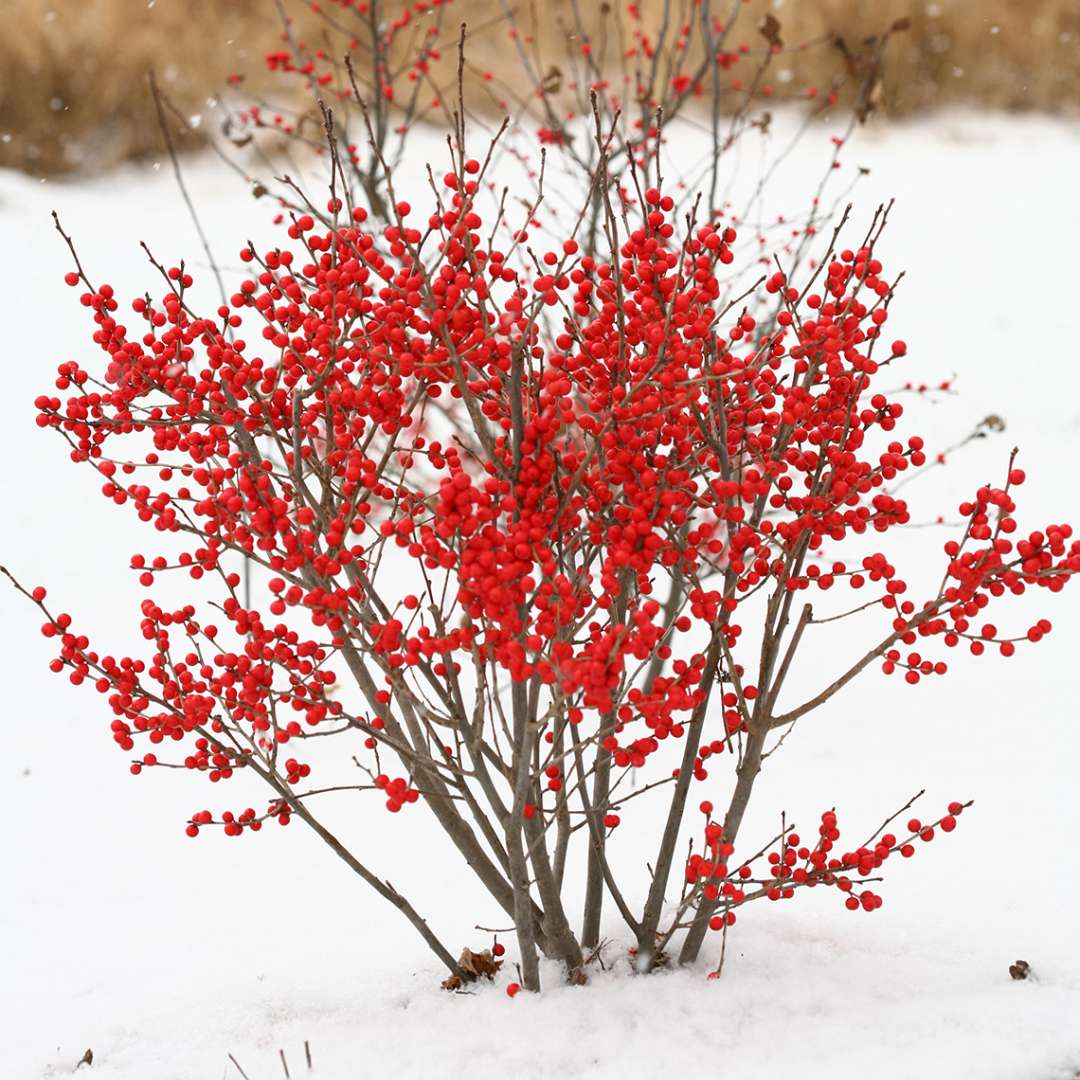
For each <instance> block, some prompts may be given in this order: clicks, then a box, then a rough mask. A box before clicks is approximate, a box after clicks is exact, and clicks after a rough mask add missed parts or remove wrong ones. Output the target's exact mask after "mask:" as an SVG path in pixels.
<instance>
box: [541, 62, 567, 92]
mask: <svg viewBox="0 0 1080 1080" xmlns="http://www.w3.org/2000/svg"><path fill="white" fill-rule="evenodd" d="M540 89H541V90H543V92H544V93H545V94H557V93H558V92H559V91H560V90H561V89H562V70H561V69H560V68H558V67H556V66H555V65H554V64H552V65H551V67H549V68H548V73H547V74H546V75H545V76H544V79H543V82H541V83H540Z"/></svg>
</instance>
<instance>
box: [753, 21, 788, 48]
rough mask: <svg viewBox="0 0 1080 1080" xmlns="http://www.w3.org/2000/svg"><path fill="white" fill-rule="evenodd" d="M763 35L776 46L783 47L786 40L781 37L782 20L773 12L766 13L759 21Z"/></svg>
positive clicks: (759, 29)
mask: <svg viewBox="0 0 1080 1080" xmlns="http://www.w3.org/2000/svg"><path fill="white" fill-rule="evenodd" d="M758 31H759V33H760V34H761V36H762V37H763V38H764V39H765V40H766V41H767V42H768V43H769V44H770V45H772V46H773V47H774V48H776V49H782V48H783V47H784V42H783V40H782V39H781V37H780V20H779V19H778V18H777V17H776V16H775V15H772V14H769V15H765V16H764V17H763V18H762V20H761V22H760V23H758Z"/></svg>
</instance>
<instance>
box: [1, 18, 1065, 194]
mask: <svg viewBox="0 0 1080 1080" xmlns="http://www.w3.org/2000/svg"><path fill="white" fill-rule="evenodd" d="M435 3H436V5H437V4H438V0H435ZM687 4H688V0H674V2H671V0H669V2H668V5H667V7H668V10H669V13H670V12H675V15H674V17H675V18H678V17H679V13H680V9H682V8H683V7H686V6H687ZM352 6H353V9H354V10H349V11H343V10H342V8H343V7H344V8H348V7H349V4H347V3H345V4H342V2H341V0H334V2H331V0H326V3H325V4H324V7H325V8H326V11H325V12H323V13H322V14H321V15H320V14H318V12H319V4H318V3H314V2H311V0H4V2H3V12H2V15H0V28H2V30H3V33H2V34H0V166H7V167H12V168H17V169H21V170H24V171H26V172H28V173H30V174H32V175H35V176H49V175H56V174H60V173H70V172H73V171H78V172H83V173H93V172H100V171H101V170H103V169H107V168H109V167H111V166H113V165H115V164H117V163H119V162H122V161H126V160H133V159H139V158H143V157H146V156H148V155H156V154H158V153H160V151H161V136H160V134H159V127H158V123H157V120H156V115H155V112H154V105H153V100H152V98H151V95H150V94H149V92H148V89H147V81H146V80H147V73H148V71H149V70H150V69H151V68H153V69H155V71H156V75H157V78H158V81H159V83H160V85H161V86H162V87H163V89H164V91H165V93H166V94H167V95H168V97H169V99H170V101H172V102H173V103H175V105H176V107H177V108H178V109H179V110H182V112H183V113H184V115H185V116H186V117H187V118H188V119H189V121H190V124H191V126H192V127H193V128H194V129H195V134H194V135H193V136H192V135H189V136H188V138H187V140H186V141H187V143H188V144H189V145H194V144H196V143H197V142H198V141H199V139H200V138H201V137H206V136H208V135H212V134H214V132H216V131H220V127H221V123H220V117H218V118H216V119H215V115H214V108H215V106H216V104H217V103H218V102H219V101H220V96H221V95H222V93H223V91H225V90H226V88H227V87H228V86H229V85H230V78H231V79H232V85H233V86H236V85H237V78H238V77H242V86H243V91H244V93H245V94H247V95H249V96H256V97H257V96H259V95H261V94H263V93H270V92H273V88H274V80H275V76H274V75H273V74H272V73H270V72H269V71H267V69H266V64H265V62H264V57H265V55H266V53H267V52H268V51H270V50H273V49H280V48H281V47H282V41H283V37H282V11H283V10H287V12H288V15H289V16H290V18H292V19H293V20H294V23H293V33H294V34H295V35H296V36H297V37H300V38H302V37H303V36H304V35H310V36H311V37H312V38H313V39H315V40H319V39H320V37H326V44H327V46H328V47H329V48H333V46H332V45H331V44H330V41H329V37H327V23H326V18H327V15H328V13H331V12H332V13H333V17H335V18H339V19H340V18H344V17H345V16H347V17H348V18H356V17H362V13H363V11H364V9H365V8H366V7H367V5H366V4H365V3H363V0H356V2H355V4H353V5H352ZM408 6H409V5H408V4H406V3H396V2H395V3H392V4H388V5H387V8H386V9H387V10H388V11H390V10H391V9H393V11H391V14H393V13H395V12H397V11H400V10H402V9H407V8H408ZM428 6H429V7H430V6H431V2H430V0H429V4H428ZM639 6H640V8H641V12H642V18H643V21H644V22H645V23H646V24H649V23H651V24H652V25H654V26H655V25H658V24H659V22H660V21H661V20H662V18H663V15H664V10H665V0H641V2H640V5H639ZM508 7H509V8H513V9H514V10H515V12H516V17H517V18H518V19H519V20H520V21H522V22H527V23H528V24H529V26H531V27H532V28H533V30H534V32H535V34H536V36H537V37H538V38H539V39H544V40H542V41H541V44H545V45H547V46H550V47H551V48H556V47H557V48H560V49H563V50H565V39H566V37H567V35H568V32H570V33H573V31H572V30H568V28H569V27H570V26H572V25H573V23H574V18H575V13H574V7H573V2H572V0H518V2H517V3H514V2H513V0H511V2H510V3H509V4H505V3H504V2H503V0H454V2H453V4H452V10H451V11H450V13H449V15H448V17H446V19H445V25H446V26H447V27H448V28H449V29H448V33H449V34H450V36H451V41H452V39H453V36H454V34H453V28H454V27H456V25H457V23H458V22H459V21H461V20H462V19H464V20H466V21H468V23H469V25H470V28H471V32H472V36H473V42H472V45H471V51H470V58H471V59H472V60H473V61H474V63H476V64H478V65H482V66H483V67H484V69H485V70H488V71H490V72H492V73H493V75H494V76H495V78H496V79H502V80H504V81H506V82H507V83H512V82H513V81H514V80H515V78H517V79H518V80H519V81H520V69H519V59H518V56H517V54H516V52H515V49H514V48H512V47H507V45H508V43H507V33H508V32H507V28H506V23H505V11H506V10H507V8H508ZM714 7H715V8H716V9H720V8H724V9H725V10H727V5H726V4H715V5H714ZM741 7H742V11H741V13H740V16H739V18H740V24H739V31H740V34H741V35H742V36H743V37H746V36H749V37H750V38H751V39H752V38H753V37H754V35H755V30H754V28H755V26H760V24H761V20H763V19H765V18H766V17H768V16H770V15H771V16H772V17H774V18H775V19H777V20H778V21H779V24H780V26H781V27H782V33H783V37H784V39H785V41H786V43H787V44H788V46H789V47H790V46H792V45H795V46H796V48H795V49H794V50H793V51H790V52H787V53H785V56H784V57H783V66H782V67H780V69H779V73H780V78H781V80H787V81H790V82H791V84H792V85H802V86H805V85H810V84H813V83H815V82H817V81H822V82H823V83H825V85H827V80H828V79H829V78H831V77H832V72H833V71H834V70H835V69H836V66H837V63H838V61H843V60H844V57H845V53H848V52H850V51H852V50H857V49H858V47H859V43H860V42H863V41H865V39H866V38H867V37H868V36H869V35H872V34H875V33H880V32H881V31H882V30H883V29H885V28H886V27H888V26H889V25H891V24H892V23H893V22H894V21H896V20H904V23H905V27H906V28H905V30H904V32H903V33H901V34H897V35H896V37H895V40H894V41H892V42H890V46H889V49H888V53H887V56H886V60H885V63H884V66H883V68H882V72H881V81H880V88H879V92H878V95H877V96H878V98H879V100H878V101H877V102H876V104H877V105H878V108H877V114H878V116H879V117H881V116H884V117H890V116H891V117H902V116H908V115H910V114H913V113H917V112H922V111H926V110H930V109H934V108H937V107H939V106H944V105H951V104H963V105H972V106H985V107H990V108H994V109H1002V110H1010V111H1017V110H1038V111H1043V112H1047V113H1053V114H1075V113H1076V112H1077V111H1080V3H1078V2H1077V0H933V2H925V0H747V2H746V3H744V4H742V5H741ZM609 12H610V5H609V4H608V3H606V2H604V0H584V2H580V3H579V4H578V5H577V17H579V18H581V19H582V22H583V23H584V24H585V27H586V29H587V30H595V28H596V25H597V23H598V21H599V20H602V19H603V18H604V17H605V16H606V15H607V14H608V13H609ZM801 43H808V44H809V43H812V44H814V45H815V46H816V47H813V48H811V47H806V48H805V49H800V48H798V46H799V45H800V44H801ZM451 52H452V50H451ZM480 107H483V105H482V104H481V106H480ZM488 107H489V108H493V107H494V106H493V105H492V104H491V102H489V103H488ZM200 133H201V134H200Z"/></svg>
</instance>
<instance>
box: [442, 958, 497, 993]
mask: <svg viewBox="0 0 1080 1080" xmlns="http://www.w3.org/2000/svg"><path fill="white" fill-rule="evenodd" d="M458 967H459V968H460V969H461V974H460V975H451V976H450V977H449V978H446V979H444V980H443V982H442V988H443V989H444V990H460V989H461V988H462V986H464V985H465V983H467V982H472V981H473V980H475V979H479V978H485V979H493V978H495V975H496V974H497V972H498V970H499V968H501V967H502V961H501V960H496V959H495V957H494V956H492V955H491V950H490V949H484V951H483V952H473V951H472V949H462V950H461V955H460V956H459V957H458Z"/></svg>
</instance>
